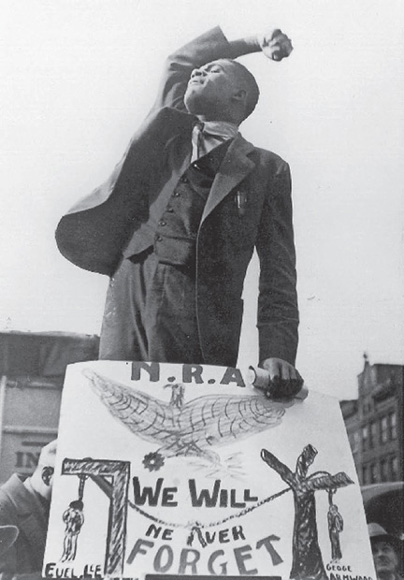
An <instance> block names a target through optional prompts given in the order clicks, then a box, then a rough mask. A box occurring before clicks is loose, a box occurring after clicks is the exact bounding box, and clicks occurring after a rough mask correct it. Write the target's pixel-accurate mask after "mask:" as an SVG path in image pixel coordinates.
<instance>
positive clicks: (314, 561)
mask: <svg viewBox="0 0 404 580" xmlns="http://www.w3.org/2000/svg"><path fill="white" fill-rule="evenodd" d="M316 455H317V450H316V449H315V448H314V447H313V445H310V444H309V445H306V447H305V448H304V449H303V451H302V453H301V454H300V455H299V457H298V459H297V462H296V469H295V471H294V472H293V471H292V470H291V469H289V467H287V466H286V465H285V464H284V463H282V462H281V461H279V459H278V458H277V457H275V455H273V454H272V453H271V452H270V451H267V450H266V449H262V451H261V458H262V459H263V460H264V461H265V463H267V464H268V465H269V467H271V468H272V469H274V470H275V471H276V472H277V473H278V474H279V475H280V477H281V478H282V479H283V481H285V482H286V483H287V484H288V485H289V487H290V488H291V490H292V492H293V498H294V503H295V523H294V528H293V561H292V569H291V572H290V578H291V579H293V580H327V578H328V577H327V574H326V572H325V568H324V564H323V559H322V555H321V550H320V546H319V543H318V533H317V520H316V500H315V492H316V491H318V490H330V489H333V490H335V489H337V488H339V487H345V486H346V485H349V484H351V483H353V481H352V480H351V479H350V478H349V477H348V476H347V475H346V473H344V472H340V473H336V474H335V475H331V474H330V473H328V472H324V471H322V472H316V473H313V474H312V475H309V476H308V475H307V472H308V469H309V467H310V465H311V464H312V463H313V461H314V459H315V457H316Z"/></svg>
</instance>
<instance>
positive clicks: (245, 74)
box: [223, 58, 260, 119]
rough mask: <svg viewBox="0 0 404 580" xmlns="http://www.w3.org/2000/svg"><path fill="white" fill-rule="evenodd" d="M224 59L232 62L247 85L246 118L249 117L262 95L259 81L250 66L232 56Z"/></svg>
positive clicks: (239, 76)
mask: <svg viewBox="0 0 404 580" xmlns="http://www.w3.org/2000/svg"><path fill="white" fill-rule="evenodd" d="M223 60H225V61H227V62H229V63H231V64H232V66H233V67H234V70H235V71H236V74H237V76H238V78H239V79H240V80H241V81H242V83H243V85H244V86H245V88H246V90H247V103H246V111H245V116H244V119H246V118H247V117H249V116H250V115H251V113H252V112H253V110H254V109H255V107H256V104H257V103H258V99H259V96H260V90H259V88H258V84H257V81H256V80H255V77H254V75H253V74H252V73H250V71H249V70H248V68H247V67H245V66H244V65H243V64H241V63H240V62H238V61H236V60H232V59H230V58H225V59H223Z"/></svg>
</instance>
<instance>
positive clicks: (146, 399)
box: [83, 369, 178, 445]
mask: <svg viewBox="0 0 404 580" xmlns="http://www.w3.org/2000/svg"><path fill="white" fill-rule="evenodd" d="M83 374H84V375H85V376H86V378H87V379H88V380H89V382H90V384H91V387H92V389H93V391H94V392H95V393H96V394H97V395H98V396H99V398H100V399H101V401H102V403H103V404H104V405H105V406H106V407H107V409H108V411H109V412H110V413H111V415H112V416H113V417H115V418H116V419H117V420H118V421H120V422H121V423H122V424H123V425H125V427H127V428H128V429H129V430H130V431H132V433H135V434H136V435H137V436H138V437H140V438H141V439H145V440H147V441H152V442H153V443H158V444H159V445H161V444H162V443H164V442H165V441H166V439H167V437H172V435H173V433H176V431H177V429H178V426H177V420H176V419H177V415H178V409H177V408H176V407H172V406H170V405H168V404H166V403H164V402H163V401H160V400H159V399H156V398H155V397H152V396H150V395H147V394H146V393H143V392H142V391H137V390H135V389H130V388H129V387H127V386H125V385H122V384H121V383H118V382H116V381H112V380H111V379H107V378H105V377H102V376H101V375H99V374H98V373H96V372H94V371H92V370H90V369H86V370H85V371H83Z"/></svg>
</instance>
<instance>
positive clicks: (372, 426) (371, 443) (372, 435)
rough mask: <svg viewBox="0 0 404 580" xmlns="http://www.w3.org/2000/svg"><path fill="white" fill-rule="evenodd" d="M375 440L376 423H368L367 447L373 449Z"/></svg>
mask: <svg viewBox="0 0 404 580" xmlns="http://www.w3.org/2000/svg"><path fill="white" fill-rule="evenodd" d="M376 440H377V425H376V423H375V422H373V423H371V424H370V432H369V449H373V447H374V446H375V445H376Z"/></svg>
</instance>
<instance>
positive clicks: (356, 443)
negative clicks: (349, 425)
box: [352, 431, 360, 453]
mask: <svg viewBox="0 0 404 580" xmlns="http://www.w3.org/2000/svg"><path fill="white" fill-rule="evenodd" d="M359 441H360V436H359V433H358V431H355V433H354V434H353V437H352V453H357V452H358V451H359Z"/></svg>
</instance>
